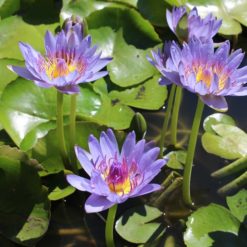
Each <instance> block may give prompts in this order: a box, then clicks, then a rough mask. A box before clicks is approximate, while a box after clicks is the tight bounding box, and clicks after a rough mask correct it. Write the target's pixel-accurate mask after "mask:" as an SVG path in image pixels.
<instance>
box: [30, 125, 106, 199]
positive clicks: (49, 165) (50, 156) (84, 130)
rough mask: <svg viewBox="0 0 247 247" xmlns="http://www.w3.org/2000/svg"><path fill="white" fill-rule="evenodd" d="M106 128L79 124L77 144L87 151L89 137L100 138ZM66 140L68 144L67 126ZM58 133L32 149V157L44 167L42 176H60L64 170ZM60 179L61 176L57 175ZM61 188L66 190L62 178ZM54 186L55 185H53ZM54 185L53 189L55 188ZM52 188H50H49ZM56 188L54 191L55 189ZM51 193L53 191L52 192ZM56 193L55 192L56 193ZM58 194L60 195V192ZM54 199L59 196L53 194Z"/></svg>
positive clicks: (66, 129) (54, 133)
mask: <svg viewBox="0 0 247 247" xmlns="http://www.w3.org/2000/svg"><path fill="white" fill-rule="evenodd" d="M103 129H104V128H103V127H101V126H99V125H97V124H95V123H92V122H77V125H76V132H77V135H76V144H77V145H79V146H81V147H83V148H85V149H87V148H88V147H87V143H88V136H89V135H90V134H93V135H95V136H99V133H100V132H101V131H102V130H103ZM64 132H65V140H66V142H68V136H69V133H68V126H65V130H64ZM56 136H57V133H56V131H55V130H51V131H50V132H49V133H48V134H47V135H46V136H45V137H43V138H41V139H39V140H38V142H37V143H36V145H35V146H34V147H33V149H32V157H33V158H35V159H36V160H38V161H39V162H40V164H41V165H42V167H43V170H42V171H40V172H39V174H40V176H47V175H50V174H58V173H59V172H61V171H63V170H64V166H63V162H62V160H61V157H60V153H59V150H58V148H57V146H58V143H57V138H56ZM57 176H58V178H59V176H61V175H57ZM59 183H60V184H62V185H61V186H60V187H61V188H65V186H64V184H63V183H62V182H61V177H60V182H59ZM59 183H57V182H56V183H55V187H56V186H58V185H59ZM53 185H54V183H53ZM53 185H52V187H54V186H53ZM49 187H50V186H49ZM55 187H54V188H53V189H55ZM66 190H67V192H68V193H69V192H71V189H66ZM50 192H51V191H50ZM54 192H55V191H54ZM56 192H58V193H59V190H57V191H56ZM50 196H52V199H53V200H55V199H56V198H57V196H58V195H56V194H53V195H50Z"/></svg>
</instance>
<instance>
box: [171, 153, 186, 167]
mask: <svg viewBox="0 0 247 247" xmlns="http://www.w3.org/2000/svg"><path fill="white" fill-rule="evenodd" d="M186 156H187V153H186V152H185V151H182V150H179V151H172V152H170V153H168V154H167V155H166V157H167V158H168V159H169V160H168V162H167V164H166V166H168V167H170V168H172V169H178V170H182V169H184V164H185V161H186Z"/></svg>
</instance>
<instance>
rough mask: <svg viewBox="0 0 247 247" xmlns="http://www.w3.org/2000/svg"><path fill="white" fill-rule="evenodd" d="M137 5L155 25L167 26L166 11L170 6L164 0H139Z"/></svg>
mask: <svg viewBox="0 0 247 247" xmlns="http://www.w3.org/2000/svg"><path fill="white" fill-rule="evenodd" d="M137 7H138V9H139V11H140V13H141V14H142V15H143V16H144V17H145V18H146V19H148V20H149V21H150V22H151V23H152V24H153V25H155V26H159V27H165V26H167V25H166V12H165V9H166V8H167V7H168V5H167V4H166V1H164V0H156V1H153V0H139V1H138V3H137Z"/></svg>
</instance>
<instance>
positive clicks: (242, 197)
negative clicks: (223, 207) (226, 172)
mask: <svg viewBox="0 0 247 247" xmlns="http://www.w3.org/2000/svg"><path fill="white" fill-rule="evenodd" d="M226 202H227V205H228V207H229V209H230V210H231V212H232V214H233V215H234V216H235V217H237V218H238V219H239V221H240V222H243V221H244V218H245V217H246V216H247V190H245V189H243V190H240V191H239V192H238V193H237V194H235V195H233V196H227V197H226Z"/></svg>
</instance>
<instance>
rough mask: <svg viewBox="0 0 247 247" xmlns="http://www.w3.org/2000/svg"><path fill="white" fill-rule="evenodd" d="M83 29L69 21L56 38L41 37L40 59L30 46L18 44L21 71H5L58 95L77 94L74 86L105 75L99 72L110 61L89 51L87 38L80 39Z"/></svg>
mask: <svg viewBox="0 0 247 247" xmlns="http://www.w3.org/2000/svg"><path fill="white" fill-rule="evenodd" d="M82 29H83V26H82V24H81V23H78V22H76V23H74V22H72V20H70V21H68V22H67V23H66V25H65V30H62V31H61V32H60V33H58V34H57V35H56V36H53V34H52V33H51V32H49V31H47V32H46V35H45V49H46V54H45V56H42V55H41V54H40V53H39V52H37V51H35V50H34V49H33V48H32V47H31V46H30V45H28V44H25V43H21V42H20V44H19V46H20V49H21V52H22V54H23V57H24V59H25V67H18V66H9V68H10V69H11V70H12V71H14V72H15V73H17V74H18V75H19V76H21V77H24V78H25V79H28V80H32V81H34V83H35V84H36V85H38V86H40V87H44V88H50V87H55V88H57V89H58V90H59V91H61V92H62V93H66V94H74V93H78V92H79V91H80V89H79V86H78V84H79V83H86V82H91V81H95V80H97V79H99V78H101V77H103V76H105V75H107V74H108V72H107V71H100V70H101V69H102V68H103V67H105V66H106V65H107V64H108V63H109V62H110V61H111V58H101V54H100V53H99V54H96V50H97V47H96V46H93V47H91V37H90V35H88V36H87V37H83V30H82Z"/></svg>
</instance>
